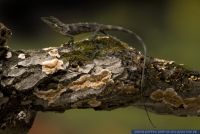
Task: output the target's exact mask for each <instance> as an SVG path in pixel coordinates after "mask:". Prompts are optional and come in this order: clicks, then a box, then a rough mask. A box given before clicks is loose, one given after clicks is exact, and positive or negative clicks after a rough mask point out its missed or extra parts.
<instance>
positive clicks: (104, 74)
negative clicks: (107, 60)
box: [69, 69, 113, 91]
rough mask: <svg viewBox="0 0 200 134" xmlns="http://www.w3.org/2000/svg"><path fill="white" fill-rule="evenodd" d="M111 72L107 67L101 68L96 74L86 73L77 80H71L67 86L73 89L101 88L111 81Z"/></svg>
mask: <svg viewBox="0 0 200 134" xmlns="http://www.w3.org/2000/svg"><path fill="white" fill-rule="evenodd" d="M111 76H112V73H111V72H110V71H109V70H107V69H102V70H101V71H100V72H99V73H97V74H86V75H83V76H81V77H80V78H79V79H78V80H75V81H73V82H72V83H71V84H70V85H69V88H70V89H72V90H75V91H78V90H86V89H101V88H102V87H104V86H106V85H107V84H110V83H113V80H112V79H111Z"/></svg>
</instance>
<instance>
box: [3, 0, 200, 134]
mask: <svg viewBox="0 0 200 134" xmlns="http://www.w3.org/2000/svg"><path fill="white" fill-rule="evenodd" d="M50 15H52V16H55V17H58V18H60V19H61V20H63V21H64V22H66V23H72V22H98V23H103V24H112V25H121V26H124V27H127V28H129V29H132V30H134V31H135V32H137V33H138V34H139V35H140V36H141V37H142V38H143V40H144V41H145V42H146V44H147V48H148V55H150V56H154V57H160V58H164V59H169V60H174V61H176V62H177V63H184V64H185V65H186V67H188V68H190V69H191V68H193V69H195V70H199V69H200V60H199V50H200V37H199V35H200V1H199V0H132V1H117V0H115V1H114V0H113V1H109V0H107V1H106V0H96V1H94V0H93V1H86V0H54V1H53V0H43V1H42V0H40V1H36V0H35V1H33V0H29V1H28V0H26V1H22V0H16V1H14V0H1V1H0V21H1V22H4V23H5V24H6V25H7V26H8V27H9V28H11V29H12V31H13V37H12V40H10V41H9V45H10V46H11V47H12V48H15V49H22V48H23V49H33V48H34V49H37V48H41V47H47V46H57V45H58V44H61V43H63V42H65V41H66V40H67V39H66V38H65V37H63V36H62V35H59V34H57V33H55V32H54V31H53V30H52V29H51V28H49V27H48V26H47V25H46V24H44V23H43V22H42V21H41V20H40V17H41V16H50ZM114 34H115V35H116V36H118V37H120V38H122V39H123V40H124V41H127V42H129V43H132V44H134V45H135V47H136V48H138V49H141V46H140V45H139V44H138V43H137V41H136V40H134V39H132V38H131V37H130V36H128V35H126V34H122V33H114ZM151 119H152V121H153V122H154V124H155V125H156V126H157V129H200V126H199V124H200V118H197V117H175V116H169V115H156V114H153V113H151ZM131 129H152V127H151V126H150V123H149V122H148V119H147V117H146V114H145V111H143V110H140V109H137V108H134V107H128V108H123V109H116V110H113V111H108V112H107V111H98V112H95V111H93V110H92V109H88V110H69V111H66V112H65V113H63V114H56V113H39V114H38V116H37V119H36V120H35V123H34V125H33V128H32V129H31V131H30V134H43V133H46V134H94V133H95V134H102V133H104V134H130V132H131Z"/></svg>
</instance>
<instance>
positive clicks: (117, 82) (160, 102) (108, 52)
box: [0, 28, 200, 134]
mask: <svg viewBox="0 0 200 134" xmlns="http://www.w3.org/2000/svg"><path fill="white" fill-rule="evenodd" d="M4 29H5V28H4ZM0 31H2V30H1V28H0ZM2 38H3V36H1V38H0V41H1V39H2ZM3 39H5V38H3ZM0 47H1V49H0V57H1V60H0V80H1V83H0V108H1V111H0V113H1V114H0V128H1V131H2V132H3V133H16V134H18V133H19V134H23V133H27V132H28V130H29V129H30V128H31V126H32V123H33V121H34V118H35V116H36V112H37V111H54V112H64V111H65V110H68V109H74V108H93V109H95V110H112V109H115V108H119V107H126V106H136V107H139V108H144V104H145V105H146V107H147V108H148V110H149V111H152V112H156V113H158V114H173V115H177V116H198V115H200V96H199V94H200V73H199V72H197V71H190V70H187V69H185V68H184V66H183V65H178V64H175V63H174V61H167V60H163V59H158V58H153V57H147V62H146V65H145V77H144V78H145V79H144V87H143V88H142V89H141V87H140V83H141V72H142V68H143V60H144V56H143V55H142V54H141V53H140V52H139V51H138V50H136V49H135V48H133V47H130V46H129V45H128V44H126V43H124V42H122V41H120V40H118V39H116V38H115V37H111V36H97V37H96V38H95V39H94V40H88V39H85V40H82V41H78V42H74V43H73V44H68V43H66V44H62V46H60V47H55V48H53V47H49V48H45V49H41V50H17V51H16V50H13V49H10V48H8V47H5V41H4V43H3V45H2V46H0ZM1 131H0V132H1Z"/></svg>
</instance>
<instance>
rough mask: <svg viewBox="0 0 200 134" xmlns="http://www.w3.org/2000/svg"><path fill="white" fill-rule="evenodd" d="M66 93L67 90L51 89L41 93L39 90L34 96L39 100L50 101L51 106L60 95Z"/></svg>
mask: <svg viewBox="0 0 200 134" xmlns="http://www.w3.org/2000/svg"><path fill="white" fill-rule="evenodd" d="M65 91H66V88H58V89H49V90H47V91H40V90H38V89H37V90H35V92H34V93H33V94H34V95H36V96H37V97H38V98H41V99H43V100H46V101H48V104H49V105H50V104H52V103H54V102H55V101H56V100H57V99H59V97H60V95H61V94H62V93H64V92H65Z"/></svg>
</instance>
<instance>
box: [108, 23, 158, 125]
mask: <svg viewBox="0 0 200 134" xmlns="http://www.w3.org/2000/svg"><path fill="white" fill-rule="evenodd" d="M107 29H108V30H109V29H112V30H117V31H124V32H126V33H129V34H131V35H133V36H134V37H135V38H136V39H137V40H138V41H139V42H140V44H141V45H142V47H143V51H144V62H143V69H142V77H141V84H140V88H141V89H140V92H141V98H143V86H144V77H145V66H146V58H147V48H146V44H145V43H144V41H143V40H142V38H141V37H140V36H139V35H138V34H136V33H135V32H133V31H131V30H129V29H126V28H123V27H120V26H115V27H113V26H108V27H107ZM143 106H144V109H145V111H146V114H147V117H148V120H149V122H150V124H151V126H152V127H153V128H156V126H155V125H154V124H153V122H152V121H151V118H150V115H149V112H148V110H147V107H146V104H145V103H144V105H143Z"/></svg>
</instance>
